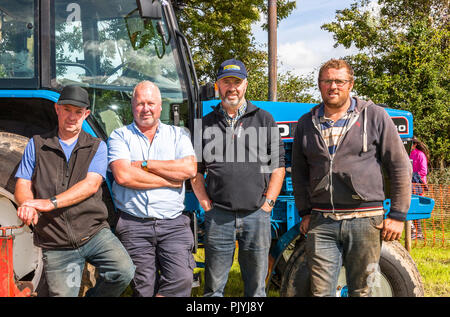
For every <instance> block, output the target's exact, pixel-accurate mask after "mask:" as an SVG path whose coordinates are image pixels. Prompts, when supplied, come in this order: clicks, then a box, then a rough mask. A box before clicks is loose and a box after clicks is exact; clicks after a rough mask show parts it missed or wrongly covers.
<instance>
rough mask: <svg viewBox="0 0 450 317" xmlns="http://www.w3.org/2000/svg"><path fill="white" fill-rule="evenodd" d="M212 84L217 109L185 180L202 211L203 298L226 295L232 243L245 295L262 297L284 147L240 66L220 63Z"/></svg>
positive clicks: (204, 125) (204, 123)
mask: <svg viewBox="0 0 450 317" xmlns="http://www.w3.org/2000/svg"><path fill="white" fill-rule="evenodd" d="M216 85H217V88H218V90H219V96H220V100H221V102H220V103H219V104H218V105H217V106H216V107H214V108H213V111H212V112H211V113H209V114H208V115H206V116H205V117H204V118H203V120H202V129H203V131H202V136H203V137H202V155H201V158H202V159H201V160H200V155H197V156H198V157H197V159H198V161H199V163H198V168H197V176H196V177H195V178H194V179H192V180H191V183H192V187H193V190H194V192H195V194H196V196H197V198H198V200H199V202H200V205H201V207H202V208H203V209H204V211H205V231H206V236H205V290H204V296H223V295H224V294H223V291H224V288H225V284H226V282H227V279H228V273H229V271H230V268H231V265H232V264H233V255H234V252H235V246H236V240H237V241H238V244H239V264H240V267H241V272H242V278H243V281H244V296H246V297H256V296H266V293H265V278H266V275H267V271H268V257H269V248H270V242H271V228H270V213H271V210H272V208H273V206H274V204H275V200H276V199H277V197H278V194H279V193H280V190H281V186H282V184H283V179H284V174H285V169H284V148H283V142H282V141H281V137H280V134H279V131H278V127H277V124H276V122H275V120H274V119H273V117H272V115H271V114H269V113H268V112H266V111H264V110H262V109H260V108H258V107H256V106H255V105H253V104H252V103H251V102H250V101H248V100H246V99H245V92H246V89H247V85H248V82H247V70H246V68H245V65H244V64H243V63H242V62H241V61H239V60H236V59H230V60H227V61H225V62H223V63H222V64H221V65H220V69H219V71H218V73H217V82H216ZM205 173H206V179H205V178H204V174H205ZM205 182H206V183H205Z"/></svg>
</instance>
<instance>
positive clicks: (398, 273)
mask: <svg viewBox="0 0 450 317" xmlns="http://www.w3.org/2000/svg"><path fill="white" fill-rule="evenodd" d="M305 245H306V243H305V239H304V238H301V239H299V240H298V241H297V245H296V248H295V251H294V253H293V254H292V256H291V257H290V258H289V260H288V263H287V265H286V270H285V271H284V274H283V277H282V283H281V289H280V295H281V296H285V297H307V296H311V291H310V277H309V271H308V266H307V263H306V252H305ZM380 273H381V274H379V276H377V277H376V278H375V279H374V280H372V281H373V286H372V288H371V296H373V297H421V296H424V290H423V284H422V279H421V277H420V274H419V271H418V270H417V267H416V265H415V263H414V261H413V260H412V258H411V256H410V255H409V253H408V252H407V251H406V250H405V248H403V247H402V246H401V244H400V243H398V242H397V241H394V242H383V244H382V248H381V257H380ZM347 295H348V292H347V285H346V279H345V267H342V269H341V272H340V273H339V278H338V286H337V289H336V296H343V297H345V296H347Z"/></svg>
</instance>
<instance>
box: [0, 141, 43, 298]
mask: <svg viewBox="0 0 450 317" xmlns="http://www.w3.org/2000/svg"><path fill="white" fill-rule="evenodd" d="M27 143H28V138H26V137H23V136H21V135H18V134H14V133H8V132H0V226H3V227H6V226H16V225H20V224H21V223H22V222H21V221H20V219H19V218H18V217H17V209H16V207H17V204H16V203H15V200H14V194H13V193H14V188H15V184H16V181H15V173H16V170H17V167H18V165H19V163H20V160H21V158H22V154H23V151H24V149H25V146H26V145H27ZM32 230H33V228H32V227H28V226H24V227H22V228H20V229H16V230H14V231H13V234H14V244H13V265H14V275H15V278H16V280H17V281H18V282H31V283H32V284H33V292H36V293H37V295H38V296H41V295H44V296H45V295H46V287H45V279H44V278H43V276H44V274H43V262H42V251H41V249H40V248H38V247H36V246H34V244H33V231H32Z"/></svg>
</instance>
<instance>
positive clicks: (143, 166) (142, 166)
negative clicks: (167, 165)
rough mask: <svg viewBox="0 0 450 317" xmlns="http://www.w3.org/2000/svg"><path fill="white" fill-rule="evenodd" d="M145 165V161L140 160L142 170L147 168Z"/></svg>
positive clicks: (146, 164)
mask: <svg viewBox="0 0 450 317" xmlns="http://www.w3.org/2000/svg"><path fill="white" fill-rule="evenodd" d="M147 166H148V163H147V161H142V163H141V168H142V169H143V170H144V171H147V170H148V168H147Z"/></svg>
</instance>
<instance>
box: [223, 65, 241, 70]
mask: <svg viewBox="0 0 450 317" xmlns="http://www.w3.org/2000/svg"><path fill="white" fill-rule="evenodd" d="M228 69H236V70H241V68H240V67H239V66H238V65H227V66H225V67H224V68H223V70H228Z"/></svg>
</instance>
